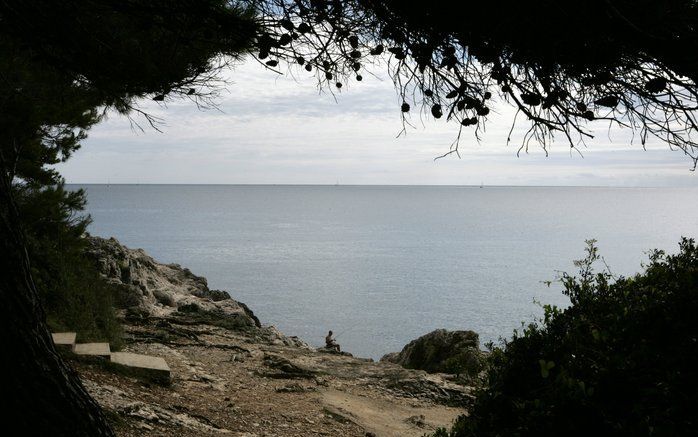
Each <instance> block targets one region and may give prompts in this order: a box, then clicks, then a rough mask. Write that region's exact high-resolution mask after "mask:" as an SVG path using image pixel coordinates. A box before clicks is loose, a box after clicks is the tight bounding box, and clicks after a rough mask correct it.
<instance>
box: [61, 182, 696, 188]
mask: <svg viewBox="0 0 698 437" xmlns="http://www.w3.org/2000/svg"><path fill="white" fill-rule="evenodd" d="M65 184H66V185H106V186H110V185H119V186H140V185H148V186H238V187H255V186H256V187H284V186H286V187H461V188H485V187H488V188H698V187H695V186H690V185H497V184H492V185H488V184H484V183H483V184H332V183H328V184H310V183H203V182H202V183H200V182H195V183H182V182H144V183H143V182H66V183H65Z"/></svg>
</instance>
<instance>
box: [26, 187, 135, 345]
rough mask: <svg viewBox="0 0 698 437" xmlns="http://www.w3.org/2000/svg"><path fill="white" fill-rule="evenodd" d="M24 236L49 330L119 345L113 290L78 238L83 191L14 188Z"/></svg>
mask: <svg viewBox="0 0 698 437" xmlns="http://www.w3.org/2000/svg"><path fill="white" fill-rule="evenodd" d="M15 198H16V200H17V204H18V208H19V212H20V217H21V219H22V224H23V226H24V231H25V233H26V236H27V243H28V253H29V258H30V262H31V266H32V279H33V280H34V282H35V284H36V288H37V290H38V291H39V295H40V297H41V301H42V304H43V306H44V309H45V311H46V318H47V322H48V324H49V328H51V330H53V331H65V330H70V331H75V332H77V333H78V341H81V342H84V341H91V340H100V341H105V340H106V341H109V342H110V343H111V345H112V348H114V349H118V347H119V346H120V345H121V341H122V340H121V326H120V324H119V322H118V321H117V319H116V316H115V313H114V305H113V302H114V298H115V296H117V294H116V293H117V291H116V290H115V289H114V286H112V285H110V284H108V283H107V282H106V281H105V280H104V279H103V278H102V277H101V276H100V275H99V273H98V271H97V268H96V266H94V264H93V263H92V261H90V260H89V259H88V258H87V257H86V256H85V255H84V250H85V241H84V239H83V238H82V236H83V234H84V232H85V229H86V228H87V225H88V224H89V221H90V219H89V217H87V216H84V215H80V214H79V213H80V211H82V209H83V208H84V204H85V198H84V192H82V190H80V191H67V190H65V189H64V187H63V184H62V183H60V184H57V185H55V186H50V187H41V188H39V187H34V186H29V185H18V186H16V187H15Z"/></svg>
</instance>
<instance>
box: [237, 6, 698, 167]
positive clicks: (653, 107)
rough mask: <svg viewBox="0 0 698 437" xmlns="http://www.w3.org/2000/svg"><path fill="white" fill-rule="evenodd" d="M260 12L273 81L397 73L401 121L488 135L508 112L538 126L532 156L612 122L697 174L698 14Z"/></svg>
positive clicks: (593, 9)
mask: <svg viewBox="0 0 698 437" xmlns="http://www.w3.org/2000/svg"><path fill="white" fill-rule="evenodd" d="M250 3H251V4H252V5H254V7H255V8H256V9H257V11H258V15H259V16H260V17H261V18H260V20H261V23H262V28H263V32H262V34H261V35H260V37H259V39H258V46H259V51H258V53H257V56H258V58H259V59H261V60H262V61H263V62H265V63H266V65H267V66H269V67H270V68H274V69H276V68H278V66H279V62H286V63H297V64H300V65H301V66H303V68H305V69H306V70H307V71H311V72H312V71H314V72H316V74H317V76H318V78H319V79H320V81H321V82H322V83H323V84H324V85H325V86H328V87H334V86H336V87H338V88H341V86H342V85H343V84H342V82H343V81H346V80H347V79H348V78H349V77H351V76H355V78H356V80H361V79H362V74H365V73H364V71H365V67H366V65H367V64H374V63H376V62H383V61H384V60H387V63H388V68H389V71H390V73H391V75H392V77H393V79H394V81H395V84H396V86H397V87H398V89H399V91H400V94H401V96H402V98H403V104H402V111H403V112H405V113H406V112H409V111H410V110H411V109H412V107H413V106H415V105H416V106H418V107H421V108H422V109H423V110H424V111H425V112H426V113H427V114H431V115H432V116H433V117H435V118H441V117H446V118H448V119H449V120H454V121H456V122H458V123H460V124H461V126H463V127H470V128H471V129H474V130H475V132H476V134H479V133H480V132H481V126H482V125H483V122H484V121H485V120H487V118H488V117H490V116H492V115H491V112H490V110H491V108H492V106H493V104H492V103H491V102H492V99H495V98H498V99H500V100H503V101H505V102H507V103H509V104H510V105H513V106H514V107H515V108H516V110H517V117H516V118H515V120H514V121H513V122H514V123H516V122H517V121H518V122H523V123H528V124H529V126H530V128H529V130H528V131H527V133H526V134H525V136H524V137H523V138H515V139H513V140H514V141H516V142H519V144H520V145H521V149H522V150H527V148H528V145H529V143H530V142H531V141H533V142H534V143H539V144H541V145H542V146H543V148H544V149H545V150H546V152H547V147H548V146H549V144H550V142H551V141H552V140H553V136H556V137H560V138H562V139H564V140H565V141H566V142H567V143H568V144H569V145H570V146H571V147H572V148H573V149H577V148H579V147H580V146H582V145H583V144H584V140H585V139H588V138H591V136H592V135H591V131H590V130H589V126H590V124H591V123H592V122H594V123H603V122H605V124H604V125H606V126H609V127H619V126H621V127H627V128H630V129H632V131H633V132H634V133H636V134H637V135H638V137H639V141H640V142H641V143H642V144H643V145H644V144H645V143H646V141H648V139H650V138H652V137H654V138H656V139H659V140H660V141H663V142H665V143H667V144H668V145H669V146H670V147H671V148H676V149H680V150H682V151H683V152H684V153H686V155H688V156H689V157H690V158H691V160H692V161H693V165H694V167H695V164H696V162H698V161H697V160H698V145H697V144H696V142H695V135H696V133H697V132H696V130H697V129H698V125H697V124H696V114H697V112H696V109H698V87H697V85H696V84H697V80H698V58H696V56H695V53H696V52H697V51H698V29H697V26H698V3H696V2H695V1H693V0H676V1H668V0H660V1H650V0H639V1H635V0H633V1H631V0H590V1H584V2H582V1H568V0H562V1H536V2H526V1H514V0H505V1H501V2H462V1H461V2H459V1H450V0H449V1H432V2H405V1H400V0H387V1H377V0H346V1H339V0H334V1H333V0H267V1H263V0H260V1H254V0H252V1H250ZM512 127H513V126H512ZM461 129H462V128H461ZM459 137H460V131H459ZM510 139H511V138H510ZM457 147H458V143H457V142H456V143H454V145H453V147H452V149H451V152H457Z"/></svg>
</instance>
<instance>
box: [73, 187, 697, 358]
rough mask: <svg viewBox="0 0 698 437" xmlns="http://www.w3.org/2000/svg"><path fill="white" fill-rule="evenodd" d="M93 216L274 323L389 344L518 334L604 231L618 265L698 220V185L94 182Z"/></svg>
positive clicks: (361, 343) (622, 269)
mask: <svg viewBox="0 0 698 437" xmlns="http://www.w3.org/2000/svg"><path fill="white" fill-rule="evenodd" d="M72 187H74V188H77V187H82V188H86V189H87V192H88V201H89V204H88V207H87V210H88V212H89V213H90V214H91V215H92V217H93V219H94V223H93V224H92V225H91V227H90V232H91V233H93V234H95V235H99V236H103V237H111V236H114V237H116V238H117V239H119V240H120V241H121V242H122V243H123V244H125V245H127V246H129V247H132V248H137V247H140V248H143V249H145V250H146V251H147V252H148V253H149V254H150V255H152V256H153V257H155V258H156V259H157V260H159V261H161V262H167V263H172V262H174V263H178V264H181V265H183V266H186V267H189V268H190V269H191V270H192V271H193V272H194V273H195V274H198V275H202V276H205V277H206V278H208V282H209V286H210V287H211V288H218V289H223V290H227V291H229V292H230V294H231V295H232V296H233V298H235V299H237V300H240V301H242V302H245V303H247V304H248V305H249V306H250V307H251V308H252V310H253V311H254V312H255V314H257V315H258V316H259V318H260V319H261V320H262V323H265V324H273V325H276V326H277V327H278V328H279V329H281V330H282V331H283V332H285V333H287V334H289V335H298V336H300V337H301V338H303V339H305V340H306V341H308V342H310V343H312V344H315V345H320V344H321V343H322V342H323V337H324V335H325V334H326V332H327V330H329V329H332V330H334V332H335V333H336V334H339V338H338V340H339V343H340V344H341V345H342V347H343V348H344V349H345V350H348V351H350V352H353V353H355V354H357V355H359V356H366V357H373V358H378V357H380V356H381V355H382V354H384V353H387V352H390V351H395V350H399V349H400V348H401V347H402V346H403V345H404V344H405V343H407V342H408V341H410V340H412V339H414V338H416V337H418V336H420V335H422V334H424V333H426V332H428V331H431V330H433V329H436V328H448V329H473V330H475V331H477V332H479V333H480V337H481V340H482V342H483V343H484V342H486V341H489V340H497V339H498V338H499V337H502V336H504V337H506V336H509V335H510V334H511V332H512V330H513V329H514V328H516V327H518V326H520V323H521V322H522V321H530V320H532V319H533V318H534V317H537V316H539V315H540V314H541V309H540V308H539V306H537V305H536V304H535V303H534V300H537V301H539V302H542V303H553V304H557V305H566V303H567V300H566V298H565V297H564V296H562V295H561V294H560V292H559V286H556V285H553V286H551V287H547V286H546V285H544V284H543V283H542V281H547V280H551V279H554V278H555V277H556V271H562V270H567V271H573V266H572V260H574V259H578V258H580V257H581V256H582V255H583V249H584V240H585V239H588V238H596V239H597V240H598V246H599V247H600V249H601V253H602V255H603V256H604V257H605V259H606V262H607V263H608V265H609V266H610V267H611V270H612V272H613V273H614V274H623V275H628V274H632V273H634V272H637V271H639V270H640V263H641V262H643V261H644V260H646V259H647V257H646V251H647V250H649V249H652V248H662V249H666V250H667V251H671V252H674V251H675V250H676V248H677V242H678V241H679V238H680V237H681V236H682V235H685V236H698V205H697V204H696V199H697V197H696V195H698V189H694V188H513V187H484V188H478V187H395V186H204V185H111V186H108V185H84V186H77V185H73V186H72Z"/></svg>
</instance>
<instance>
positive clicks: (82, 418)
mask: <svg viewBox="0 0 698 437" xmlns="http://www.w3.org/2000/svg"><path fill="white" fill-rule="evenodd" d="M0 171H1V173H0V347H1V348H2V358H1V359H0V362H2V374H1V375H0V389H1V390H2V393H0V407H1V408H2V409H1V410H0V411H2V413H3V416H4V417H6V418H7V419H6V425H7V426H10V425H12V428H13V429H16V430H17V435H28V436H29V435H31V436H34V435H37V436H39V435H40V436H49V435H50V436H112V435H114V433H113V431H112V430H111V428H110V426H109V424H108V422H107V420H106V418H105V416H104V414H103V413H102V410H101V408H100V407H99V405H98V404H97V403H96V402H95V401H94V400H93V399H92V398H91V397H90V395H89V394H88V393H87V391H86V390H85V388H84V386H83V385H82V383H81V382H80V379H79V378H78V375H77V374H76V373H75V371H74V370H73V369H71V368H70V367H69V366H68V365H67V364H66V363H65V361H63V359H62V358H61V356H60V355H59V354H58V353H57V352H56V349H55V347H54V344H53V340H52V339H51V334H50V333H49V331H48V327H47V326H46V317H45V314H44V311H43V307H42V306H41V303H40V301H39V295H38V293H37V291H36V287H35V286H34V282H33V281H32V278H31V274H30V268H29V257H28V255H27V250H26V245H25V237H24V234H23V231H22V228H21V225H20V221H19V215H18V212H17V208H16V205H15V203H14V200H13V197H12V191H11V183H10V180H9V178H8V176H7V175H8V173H7V172H6V171H5V169H4V168H2V167H0ZM8 429H9V428H8Z"/></svg>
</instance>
